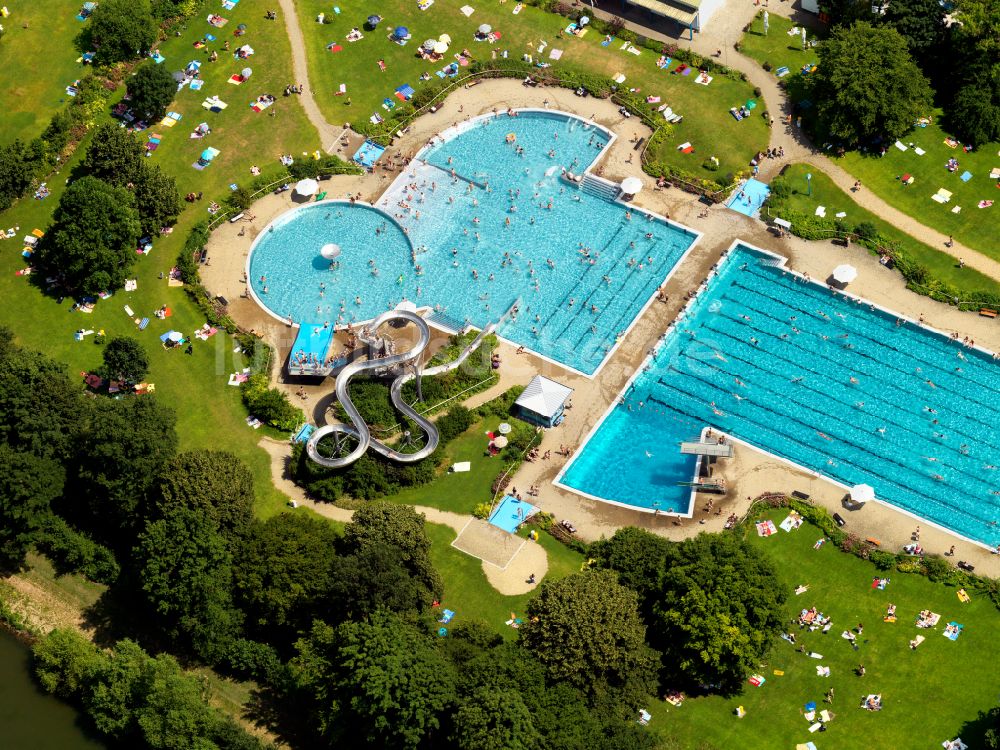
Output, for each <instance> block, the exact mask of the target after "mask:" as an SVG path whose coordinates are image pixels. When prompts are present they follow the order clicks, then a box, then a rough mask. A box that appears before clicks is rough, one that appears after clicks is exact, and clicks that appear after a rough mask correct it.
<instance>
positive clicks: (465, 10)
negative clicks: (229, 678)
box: [458, 5, 476, 18]
mask: <svg viewBox="0 0 1000 750" xmlns="http://www.w3.org/2000/svg"><path fill="white" fill-rule="evenodd" d="M458 12H459V13H461V14H462V15H463V16H465V17H466V18H468V17H469V16H471V15H472V14H473V13H475V12H476V9H475V8H473V7H472V6H470V5H463V6H462V7H461V8H459V9H458Z"/></svg>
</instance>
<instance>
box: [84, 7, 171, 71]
mask: <svg viewBox="0 0 1000 750" xmlns="http://www.w3.org/2000/svg"><path fill="white" fill-rule="evenodd" d="M155 41H156V21H155V20H154V19H153V14H152V11H151V10H150V6H149V0H101V2H100V3H99V4H98V6H97V8H95V9H94V12H93V14H92V15H91V17H90V21H89V22H88V23H87V25H86V26H85V27H84V30H83V32H82V33H81V34H80V46H81V48H86V49H92V50H95V51H96V53H97V54H96V56H95V58H94V60H95V62H97V63H99V64H101V65H110V64H113V63H119V62H126V61H128V60H132V59H134V58H136V57H139V56H141V55H143V54H144V53H145V52H146V51H147V50H148V49H149V48H150V47H152V46H153V43H154V42H155Z"/></svg>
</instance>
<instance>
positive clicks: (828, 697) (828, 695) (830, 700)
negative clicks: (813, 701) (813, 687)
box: [824, 688, 833, 706]
mask: <svg viewBox="0 0 1000 750" xmlns="http://www.w3.org/2000/svg"><path fill="white" fill-rule="evenodd" d="M824 701H825V702H826V703H829V704H830V705H831V706H832V705H833V688H830V689H829V690H827V691H826V698H825V699H824Z"/></svg>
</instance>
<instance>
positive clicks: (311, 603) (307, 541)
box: [235, 513, 338, 642]
mask: <svg viewBox="0 0 1000 750" xmlns="http://www.w3.org/2000/svg"><path fill="white" fill-rule="evenodd" d="M337 540H338V534H337V532H336V530H335V529H334V528H333V527H332V526H331V525H330V524H329V523H326V522H325V521H322V520H320V519H318V518H314V517H313V516H309V515H305V514H304V513H282V514H279V515H277V516H274V517H272V518H269V519H268V520H267V521H264V522H263V523H257V524H255V525H254V526H252V527H251V528H250V530H249V533H248V535H247V538H246V540H245V541H244V543H243V544H242V546H241V548H240V552H239V564H238V565H237V566H236V569H235V590H236V592H237V598H238V601H239V602H240V605H241V607H242V609H243V611H244V612H246V614H247V617H248V620H249V621H250V622H251V623H252V624H253V625H254V626H256V627H257V628H258V629H259V630H260V631H261V632H262V633H268V634H270V635H273V634H274V629H277V630H278V631H279V632H281V631H282V630H284V631H286V632H289V634H291V633H294V632H295V631H299V630H306V629H307V628H308V627H309V625H310V624H311V622H312V620H313V619H314V618H318V617H321V616H322V615H321V613H320V612H319V611H318V610H319V609H320V607H322V609H324V610H325V609H327V608H329V607H330V606H332V605H333V602H335V601H336V599H335V598H333V597H331V596H330V593H329V592H330V587H331V583H332V579H331V569H332V567H333V560H334V558H335V555H336V553H335V548H336V544H337ZM268 640H271V641H272V642H273V641H274V640H280V639H272V638H268Z"/></svg>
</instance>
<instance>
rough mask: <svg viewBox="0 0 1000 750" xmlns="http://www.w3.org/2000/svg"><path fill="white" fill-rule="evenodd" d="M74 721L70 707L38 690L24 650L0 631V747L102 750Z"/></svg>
mask: <svg viewBox="0 0 1000 750" xmlns="http://www.w3.org/2000/svg"><path fill="white" fill-rule="evenodd" d="M78 719H79V714H78V713H77V711H76V710H75V709H74V708H73V707H72V706H70V705H68V704H66V703H63V702H62V701H60V700H58V699H56V698H53V697H52V696H51V695H48V694H46V693H45V692H43V691H42V690H41V688H39V687H38V685H37V684H36V683H35V681H34V679H33V677H32V672H31V652H30V651H29V649H28V647H27V646H25V645H24V644H23V643H21V642H20V641H18V640H17V639H16V638H14V636H12V635H11V634H10V633H8V632H7V631H5V630H4V629H3V628H0V748H3V750H104V747H105V746H104V745H102V744H101V743H99V742H97V741H96V740H94V739H92V738H90V737H88V736H87V734H86V732H84V730H83V729H82V728H81V726H80V723H79V721H78Z"/></svg>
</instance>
